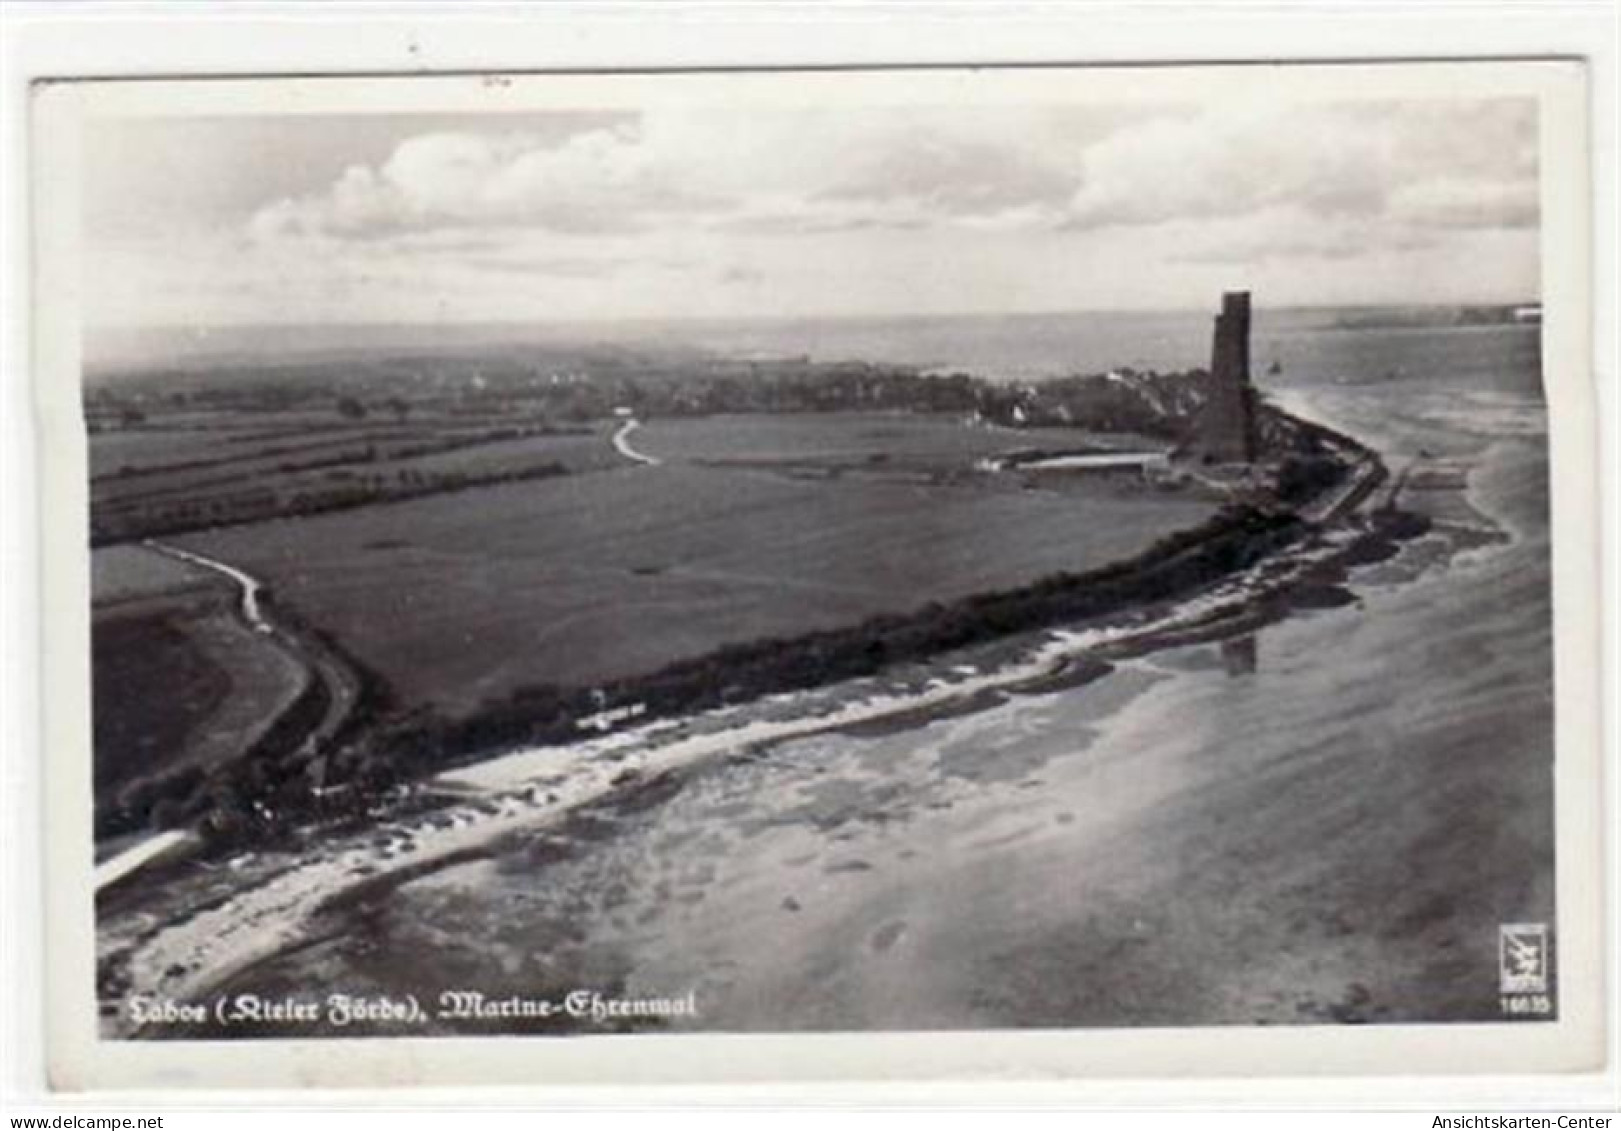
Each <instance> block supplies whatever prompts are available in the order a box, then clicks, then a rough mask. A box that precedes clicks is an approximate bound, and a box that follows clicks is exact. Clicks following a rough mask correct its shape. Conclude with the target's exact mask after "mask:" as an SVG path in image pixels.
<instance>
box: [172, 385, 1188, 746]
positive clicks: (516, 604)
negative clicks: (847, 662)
mask: <svg viewBox="0 0 1621 1131" xmlns="http://www.w3.org/2000/svg"><path fill="white" fill-rule="evenodd" d="M863 421H865V423H863ZM751 429H755V430H757V432H758V434H751ZM981 437H995V438H996V439H995V440H994V444H997V445H1000V444H1003V443H1006V444H1008V445H1009V446H1011V447H1029V446H1034V445H1036V444H1043V445H1045V444H1046V443H1047V442H1048V441H1049V440H1051V439H1054V438H1055V437H1047V436H1042V437H1040V438H1039V440H1038V439H1037V438H1036V435H1035V434H1027V433H1023V432H1017V433H1015V432H1000V433H999V432H997V431H995V430H976V429H968V428H966V427H964V426H963V425H962V424H961V423H960V422H958V421H956V420H947V419H945V418H926V417H924V418H873V417H865V418H862V417H854V418H852V417H851V416H828V417H806V416H795V417H788V418H785V417H770V416H764V417H734V418H729V419H727V420H708V421H696V420H695V421H676V422H670V423H668V424H666V423H663V422H653V423H651V424H649V425H647V426H646V427H644V428H643V429H641V430H639V431H638V432H637V433H636V435H635V437H634V438H633V442H634V443H636V444H637V446H638V448H639V450H644V451H648V452H650V453H652V454H655V455H657V454H659V453H660V452H663V453H664V455H665V456H668V457H670V460H671V461H670V462H666V463H664V464H662V465H660V466H656V467H655V466H623V467H619V468H617V469H614V470H606V471H598V472H590V473H585V474H578V475H569V476H563V477H558V478H553V479H545V480H534V481H526V482H519V483H507V484H501V485H497V486H489V487H481V488H477V489H474V490H469V491H463V492H460V493H457V494H454V495H440V496H430V497H425V498H420V499H415V500H411V501H408V502H399V503H393V504H389V505H384V506H368V507H360V508H356V509H353V510H346V511H337V512H331V513H328V514H323V515H313V516H309V517H305V518H300V519H296V520H281V521H273V522H265V523H259V524H255V525H252V526H241V527H231V528H222V529H217V530H212V531H202V532H197V533H193V534H187V535H181V536H177V537H176V538H175V539H174V540H175V541H176V543H177V544H179V545H183V546H186V547H189V548H191V549H194V550H198V551H200V552H203V553H206V554H208V555H211V556H213V557H217V558H219V559H222V560H224V561H227V562H230V563H232V564H233V565H236V566H239V567H241V568H243V569H246V570H248V571H249V572H251V573H253V574H255V575H256V576H259V577H260V578H262V579H263V580H264V581H265V582H266V583H267V584H268V585H269V586H270V588H271V590H272V592H273V593H274V595H275V597H276V599H277V600H279V601H283V602H286V603H287V604H288V605H290V606H292V607H293V608H295V609H296V610H297V611H298V612H299V614H300V615H301V616H302V617H303V618H304V619H306V620H307V621H308V622H309V623H311V624H314V625H317V626H320V627H321V628H322V629H324V630H326V631H328V632H330V633H332V634H333V636H334V637H335V638H336V639H337V640H338V642H339V643H340V644H341V645H342V646H343V647H345V648H346V650H348V651H349V652H350V653H352V654H353V655H354V656H355V657H356V658H357V659H358V660H359V661H360V662H361V663H363V664H365V665H367V666H369V667H370V668H372V669H373V670H375V671H376V672H377V673H379V674H380V675H382V676H383V677H384V678H385V679H386V680H387V681H388V682H389V683H390V684H391V685H392V686H393V687H394V688H395V690H396V691H397V692H399V693H400V695H401V696H402V698H403V699H404V700H405V701H406V702H410V703H413V704H416V703H421V704H429V705H433V706H435V707H437V708H439V709H441V710H443V711H446V712H447V713H452V714H462V713H468V712H472V711H473V710H474V709H475V708H477V707H478V705H479V704H480V703H481V702H485V701H497V700H501V699H504V698H505V697H507V696H508V695H510V694H511V693H512V691H513V690H514V689H516V688H519V687H522V686H525V685H533V684H548V683H549V684H560V685H571V686H587V685H590V684H592V683H593V682H596V681H600V680H604V679H608V678H613V677H619V676H625V675H630V674H635V673H640V672H645V671H648V670H652V669H655V668H658V667H661V666H663V665H664V664H666V663H669V662H670V661H672V660H676V659H681V658H688V657H692V656H696V655H701V654H703V653H706V652H708V651H711V650H713V649H715V648H717V647H719V646H721V645H724V644H728V643H735V642H741V641H749V640H756V639H760V638H763V637H771V636H792V635H797V634H800V633H803V632H806V631H809V630H813V629H818V628H830V627H836V626H840V625H846V624H850V623H854V622H856V621H859V620H861V619H864V618H866V617H869V616H872V615H875V614H878V613H884V612H901V611H906V610H910V609H915V608H918V607H920V606H922V605H924V604H926V603H928V602H930V601H937V600H946V599H951V598H957V597H963V596H966V595H969V594H973V593H976V592H981V591H986V590H993V589H1001V588H1009V587H1013V586H1016V585H1020V584H1023V583H1025V582H1028V581H1031V580H1033V579H1035V578H1037V577H1040V576H1042V575H1045V574H1048V573H1052V572H1056V571H1058V570H1072V571H1078V570H1084V569H1089V568H1093V567H1096V566H1099V565H1102V564H1105V563H1107V562H1109V561H1111V560H1116V559H1119V558H1122V557H1125V556H1127V555H1130V554H1133V553H1136V552H1138V551H1140V550H1142V549H1144V548H1146V547H1147V546H1148V545H1149V544H1151V543H1152V542H1153V541H1154V540H1156V539H1157V538H1159V537H1161V536H1163V535H1164V534H1166V533H1168V532H1170V531H1172V530H1175V529H1179V528H1183V527H1187V526H1191V525H1194V524H1196V523H1198V522H1200V521H1202V520H1203V519H1204V518H1206V517H1208V515H1209V514H1210V513H1211V510H1212V507H1211V504H1209V503H1207V502H1202V501H1198V500H1195V499H1191V498H1188V497H1185V496H1180V495H1176V494H1169V493H1161V492H1155V491H1151V490H1148V489H1145V488H1143V487H1141V486H1140V485H1134V484H1129V483H1128V484H1123V485H1122V484H1118V483H1110V482H1105V481H1102V480H1081V479H1074V478H1071V479H1066V480H1064V481H1063V482H1062V483H1061V484H1057V483H1055V485H1054V486H1052V487H1050V488H1048V487H1043V488H1040V489H1026V487H1025V485H1024V483H1025V481H1024V480H1023V479H1022V478H1021V477H1019V476H1016V475H993V474H971V473H967V472H968V469H969V468H970V467H971V464H972V460H973V458H975V457H977V456H979V455H981V454H986V450H987V449H986V447H985V445H986V444H990V443H993V441H991V440H983V439H981ZM721 438H725V439H726V440H727V441H728V443H729V444H730V447H731V450H732V451H735V452H748V451H757V452H761V453H765V454H771V453H777V454H778V455H781V454H782V453H790V452H792V453H802V456H796V457H795V459H796V460H804V461H809V462H812V463H815V462H817V461H818V460H825V459H827V458H829V456H828V453H839V454H838V456H837V457H836V458H838V459H841V460H842V459H844V458H846V454H847V453H850V452H856V453H858V454H859V458H860V460H861V462H863V463H867V461H868V459H869V457H870V456H871V455H873V454H875V453H883V452H890V453H892V456H891V458H892V459H895V460H897V461H898V462H899V463H901V464H908V463H912V462H915V461H920V460H922V461H925V462H933V463H937V464H938V466H939V467H940V468H950V469H954V470H957V471H962V472H964V473H965V474H962V475H952V476H944V477H940V478H939V480H938V481H934V480H931V479H927V478H920V477H919V476H917V475H915V474H895V475H886V474H883V473H882V471H881V470H873V469H871V468H869V470H868V473H865V474H859V475H850V474H845V475H837V476H806V475H803V474H794V473H787V472H784V471H782V470H781V469H778V468H770V467H746V466H733V465H728V466H700V465H697V464H695V463H691V462H681V460H680V459H679V458H677V453H678V452H679V451H687V452H693V451H698V450H703V451H709V450H712V448H713V447H714V444H711V443H710V441H711V440H713V441H715V442H716V443H718V442H719V440H720V439H721ZM1058 438H1062V440H1063V441H1064V443H1066V444H1067V445H1069V446H1077V445H1081V444H1084V443H1085V442H1086V441H1087V439H1088V438H1087V437H1086V436H1085V434H1083V433H1079V432H1063V433H1059V437H1058ZM661 445H662V446H661ZM993 450H1003V449H1001V448H999V447H998V448H994V449H993ZM818 453H820V454H818ZM895 453H898V454H895Z"/></svg>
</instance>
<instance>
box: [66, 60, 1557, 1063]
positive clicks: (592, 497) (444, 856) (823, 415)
mask: <svg viewBox="0 0 1621 1131" xmlns="http://www.w3.org/2000/svg"><path fill="white" fill-rule="evenodd" d="M780 78H781V79H782V83H781V89H780V90H778V91H776V93H774V94H773V95H772V96H771V97H757V96H755V94H753V93H750V92H757V91H758V90H760V89H761V88H763V87H764V86H765V85H766V84H764V83H763V82H761V81H760V79H761V76H758V75H756V76H752V77H743V78H739V79H737V80H736V81H738V82H741V83H745V84H746V85H747V90H746V91H742V92H741V93H738V94H737V95H736V96H726V92H727V89H728V88H727V86H726V83H727V81H729V80H727V79H725V78H724V77H715V76H710V77H709V78H708V79H705V80H704V82H703V83H701V84H699V85H696V86H694V85H691V84H692V83H693V82H694V81H695V80H692V79H690V78H689V77H688V76H682V75H667V76H655V77H653V78H648V79H645V81H643V82H642V83H641V84H639V85H636V86H634V87H629V86H627V87H626V88H624V89H625V90H632V91H634V92H636V95H635V97H631V96H628V95H625V94H624V93H623V92H621V93H619V94H616V95H615V96H614V97H611V98H607V97H605V98H603V99H601V101H600V103H598V104H596V105H593V104H592V103H591V101H590V99H589V98H588V97H586V96H584V95H583V94H582V93H581V91H582V90H586V91H589V90H593V89H597V88H596V87H590V86H586V87H580V88H568V87H567V83H566V81H565V80H564V79H558V80H555V81H556V82H557V83H558V84H561V85H560V86H559V87H556V88H553V87H548V86H546V82H547V80H546V79H545V78H538V79H536V80H534V84H533V88H532V90H531V93H530V95H528V96H526V97H525V98H524V99H522V100H519V99H516V98H515V97H510V98H509V100H508V101H504V102H502V101H499V99H500V98H502V97H504V95H503V93H502V91H501V90H500V89H497V87H498V86H499V84H496V85H495V86H492V91H493V93H492V95H491V98H492V100H493V101H492V103H491V105H490V106H489V107H488V108H486V109H479V110H468V109H466V108H465V107H464V106H463V107H458V108H455V109H444V110H438V109H433V108H431V107H426V106H421V105H418V106H413V107H406V108H401V109H397V110H395V109H379V108H375V107H357V106H351V105H349V104H348V103H341V102H333V103H331V104H330V105H323V104H320V103H319V101H318V100H316V101H309V100H306V101H305V102H303V103H300V102H299V101H298V100H297V99H296V98H289V99H286V100H284V101H282V102H279V103H278V102H276V101H274V100H266V101H265V103H264V105H263V107H262V108H261V109H260V110H258V111H255V112H251V113H250V112H244V111H243V110H242V108H241V105H240V103H239V102H232V103H229V105H228V106H227V105H226V103H225V102H221V103H219V104H218V105H216V104H215V103H213V102H211V100H210V98H209V97H208V96H206V94H205V93H199V95H198V97H197V99H196V100H195V105H194V106H192V107H191V109H190V110H189V111H188V112H186V113H164V114H155V113H142V114H136V113H130V114H127V115H111V114H107V115H100V116H92V117H88V118H87V119H86V121H85V124H84V128H83V131H82V136H81V137H80V138H79V141H78V145H79V147H80V151H81V152H82V183H81V185H80V186H79V190H78V191H79V193H80V195H81V197H82V199H81V201H80V224H81V232H80V236H79V240H80V244H79V246H80V247H81V249H82V251H81V263H80V265H79V272H80V282H79V284H78V285H79V286H80V288H81V290H82V294H81V296H80V299H79V301H80V303H81V304H82V314H83V324H82V328H81V329H82V333H81V336H80V352H81V355H82V374H81V380H82V408H83V423H84V429H85V433H86V438H87V451H88V464H89V466H88V476H89V511H88V520H87V527H86V528H85V529H84V531H83V540H84V545H85V552H86V553H88V555H89V558H90V577H91V639H90V654H91V660H92V664H91V670H90V681H91V692H92V694H91V696H90V708H91V723H90V725H91V727H92V728H93V730H92V733H93V738H94V752H93V753H94V757H93V774H92V775H91V776H92V779H93V798H91V799H90V800H89V801H87V805H92V804H93V814H94V816H93V835H94V859H95V878H94V879H95V926H96V930H95V935H96V938H95V956H96V983H97V984H96V986H95V993H96V999H97V1002H98V1003H99V1025H100V1032H101V1035H102V1037H103V1038H104V1039H108V1040H165V1039H167V1040H201V1039H207V1040H220V1039H233V1040H234V1039H240V1040H253V1039H261V1038H287V1037H303V1038H311V1037H317V1038H329V1039H333V1040H338V1039H345V1038H351V1037H457V1036H469V1037H472V1036H491V1035H519V1036H532V1037H537V1038H559V1039H574V1038H580V1037H587V1036H591V1035H596V1034H605V1033H664V1032H669V1033H691V1032H716V1033H725V1032H798V1033H809V1032H840V1031H858V1032H859V1031H865V1032H872V1031H906V1032H916V1031H930V1030H942V1031H949V1030H986V1029H998V1030H1015V1029H1017V1030H1036V1029H1048V1030H1052V1029H1058V1030H1079V1029H1109V1028H1131V1027H1194V1026H1238V1027H1245V1026H1296V1027H1309V1026H1343V1025H1355V1024H1375V1025H1379V1024H1391V1025H1394V1024H1406V1023H1445V1022H1450V1023H1478V1022H1503V1021H1512V1022H1516V1023H1529V1024H1536V1023H1539V1022H1549V1021H1553V1020H1556V1019H1557V1018H1558V1016H1559V996H1558V974H1559V971H1558V962H1557V957H1558V938H1557V932H1556V930H1555V927H1556V922H1557V920H1556V916H1555V898H1554V894H1555V868H1554V855H1555V854H1554V843H1555V835H1554V834H1555V821H1554V789H1553V782H1554V777H1553V770H1554V706H1553V703H1554V696H1553V647H1552V640H1553V634H1552V619H1551V616H1552V614H1551V592H1552V573H1551V570H1550V537H1549V473H1548V467H1549V463H1548V455H1549V439H1548V428H1547V416H1546V402H1545V396H1544V389H1543V362H1542V314H1543V310H1542V295H1543V293H1544V287H1543V269H1544V265H1543V263H1542V260H1541V252H1540V248H1541V230H1540V226H1541V200H1542V198H1541V197H1540V195H1539V130H1538V121H1539V119H1538V104H1537V101H1536V100H1535V99H1534V98H1527V97H1518V96H1513V97H1511V96H1504V97H1481V96H1477V95H1474V94H1468V93H1459V92H1453V91H1449V90H1447V89H1445V88H1444V87H1443V86H1442V85H1440V84H1437V85H1436V87H1435V89H1434V92H1433V94H1431V95H1430V96H1428V97H1414V96H1409V95H1407V94H1402V95H1401V96H1399V97H1397V96H1392V95H1389V94H1384V95H1382V94H1381V91H1380V88H1379V87H1378V86H1377V84H1374V85H1370V86H1368V87H1367V88H1365V89H1362V90H1359V91H1350V92H1346V93H1342V94H1340V95H1337V96H1335V97H1324V96H1323V95H1322V94H1321V92H1320V91H1319V90H1317V89H1316V88H1313V91H1312V92H1311V96H1310V97H1307V96H1306V92H1305V90H1304V88H1301V89H1300V90H1297V89H1296V88H1295V87H1293V86H1291V84H1290V83H1289V82H1288V81H1285V80H1286V78H1287V76H1285V75H1272V76H1267V77H1264V78H1262V79H1259V80H1257V81H1255V82H1250V83H1231V82H1229V83H1224V84H1219V85H1212V87H1211V88H1210V89H1209V91H1208V92H1205V93H1201V92H1200V90H1199V88H1198V87H1197V86H1195V85H1191V84H1188V83H1177V84H1168V85H1166V86H1164V88H1163V90H1162V91H1161V90H1160V88H1159V87H1156V86H1155V84H1154V83H1153V82H1152V81H1145V80H1142V79H1141V78H1140V77H1139V76H1133V75H1130V74H1129V73H1125V72H1122V73H1121V74H1120V76H1119V78H1120V83H1119V86H1118V90H1119V92H1120V93H1119V97H1118V98H1113V99H1109V98H1103V99H1100V98H1099V97H1097V90H1098V86H1097V84H1096V83H1092V84H1091V85H1090V86H1089V87H1088V96H1087V97H1086V98H1084V99H1083V98H1070V97H1064V96H1063V95H1062V91H1063V88H1062V86H1061V84H1058V83H1050V84H1048V85H1047V86H1041V87H1032V88H1031V89H1032V90H1037V89H1039V90H1049V91H1051V92H1053V93H1052V94H1051V95H1050V96H1048V95H1043V96H1040V97H1037V96H1035V95H1022V96H1020V97H1009V96H999V97H991V96H989V95H990V93H994V92H995V91H996V89H997V88H995V87H994V85H993V79H994V76H985V77H974V78H973V79H971V80H970V79H968V78H964V79H963V80H962V83H961V86H960V89H959V88H956V87H954V88H952V89H953V90H956V91H957V93H956V95H955V97H954V98H952V99H945V98H942V97H941V96H939V94H938V92H939V91H940V90H941V89H942V88H943V84H942V83H940V82H935V83H932V84H928V85H926V86H923V87H920V88H919V90H920V91H922V92H923V93H922V94H914V95H913V96H905V97H902V96H886V97H873V98H871V99H870V100H867V101H861V100H859V99H854V98H850V97H845V98H834V99H829V98H824V97H821V96H819V95H818V93H817V91H819V90H820V89H821V87H817V86H796V85H795V84H794V76H792V75H782V76H780ZM331 81H332V82H334V83H336V84H340V85H341V83H342V82H343V80H331ZM565 88H566V89H565ZM208 89H209V87H208V84H200V90H201V91H203V92H206V91H207V90H208ZM553 89H557V90H559V91H560V94H559V96H558V97H557V98H556V99H555V101H554V102H553V103H551V104H548V102H547V100H546V98H545V97H544V95H545V94H546V93H547V92H548V91H550V90H553ZM604 89H606V87H604ZM886 89H888V88H886ZM894 89H895V90H898V91H902V92H903V93H904V91H905V89H906V88H905V86H904V82H903V81H902V80H901V79H900V78H896V79H895V80H894ZM1021 89H1023V88H1021ZM1156 91H1158V92H1159V93H1156ZM535 92H538V93H539V95H540V96H536V95H535ZM796 92H802V95H800V94H796ZM925 94H926V95H927V96H926V97H925V96H924V95H925ZM565 95H566V96H565ZM982 95H983V96H982ZM81 843H82V842H81Z"/></svg>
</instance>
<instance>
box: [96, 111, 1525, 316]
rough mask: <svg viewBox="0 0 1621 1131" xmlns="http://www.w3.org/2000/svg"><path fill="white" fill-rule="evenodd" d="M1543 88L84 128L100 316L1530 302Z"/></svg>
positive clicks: (195, 121)
mask: <svg viewBox="0 0 1621 1131" xmlns="http://www.w3.org/2000/svg"><path fill="white" fill-rule="evenodd" d="M1535 109H1536V108H1535V104H1534V103H1532V102H1530V101H1504V100H1497V101H1481V100H1468V101H1465V100H1430V101H1423V102H1414V101H1409V102H1400V103H1391V102H1383V103H1374V102H1362V103H1317V104H1311V105H1294V106H1291V105H1288V104H1284V103H1280V102H1278V101H1276V100H1269V101H1267V102H1260V101H1255V100H1250V101H1233V100H1227V101H1224V102H1222V103H1221V104H1219V105H1189V104H1163V105H1144V104H1133V105H1130V106H1124V105H1122V106H1115V107H1108V106H1095V105H1094V106H1075V105H1069V106H1063V105H1052V106H1044V105H1032V106H1024V107H1012V106H1000V107H986V108H979V109H973V108H963V107H955V108H940V109H930V108H874V109H860V110H852V109H837V110H834V109H823V110H814V109H808V110H763V109H751V108H750V107H748V106H746V105H739V106H736V107H732V108H726V109H718V108H717V109H703V108H668V109H664V108H660V109H649V110H647V111H644V112H635V111H622V110H616V111H612V112H603V113H592V112H584V111H579V112H574V111H571V112H566V113H565V112H558V113H551V114H512V113H505V114H500V115H486V116H482V117H480V116H469V115H458V116H450V115H411V116H399V115H396V116H376V115H373V116H364V117H363V116H334V115H305V116H292V115H287V116H274V117H272V116H263V117H255V118H246V119H244V118H232V119H225V118H202V117H198V118H187V119H173V118H170V119H141V120H126V121H111V120H96V121H93V122H92V123H91V124H90V125H89V126H87V130H86V135H85V149H84V152H85V162H86V164H85V174H84V182H83V184H84V210H85V212H84V223H85V235H86V241H85V245H84V246H85V248H86V262H85V284H86V288H87V298H88V302H87V316H88V321H89V323H90V324H91V325H92V326H103V327H104V326H159V325H167V326H186V325H191V326H210V325H221V324H239V323H266V322H290V323H301V322H400V321H412V322H422V321H456V322H459V321H507V320H522V321H526V322H536V321H558V322H569V321H578V320H581V319H587V318H615V317H619V318H665V317H669V318H675V317H693V316H716V317H747V316H753V315H813V314H833V315H838V314H898V313H955V312H1002V311H1053V310H1079V309H1141V308H1155V309H1177V308H1199V309H1203V308H1206V307H1208V306H1209V305H1210V302H1211V296H1212V295H1213V294H1215V293H1216V292H1218V291H1219V290H1221V289H1222V288H1231V287H1235V286H1246V287H1249V288H1252V289H1254V290H1257V291H1258V292H1262V293H1263V294H1264V295H1265V296H1266V298H1267V301H1269V302H1270V303H1272V304H1274V305H1312V304H1337V303H1393V302H1477V301H1487V302H1490V301H1520V300H1525V299H1531V298H1535V297H1536V295H1537V293H1538V256H1537V246H1538V236H1537V217H1538V211H1537V209H1538V198H1537V168H1536V140H1537V139H1536V117H1535Z"/></svg>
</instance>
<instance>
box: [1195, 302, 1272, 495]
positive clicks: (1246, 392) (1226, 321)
mask: <svg viewBox="0 0 1621 1131" xmlns="http://www.w3.org/2000/svg"><path fill="white" fill-rule="evenodd" d="M1256 450H1257V440H1256V431H1255V390H1254V389H1253V388H1252V387H1251V386H1250V295H1249V292H1248V291H1228V292H1227V293H1226V294H1224V295H1222V296H1221V313H1220V314H1218V315H1216V334H1215V341H1214V343H1213V344H1212V346H1211V351H1210V390H1209V395H1208V397H1207V398H1206V400H1205V403H1204V407H1203V408H1202V409H1200V411H1199V416H1198V418H1197V419H1196V420H1195V421H1194V425H1193V434H1192V436H1191V437H1190V438H1189V442H1188V445H1187V454H1188V455H1189V456H1191V457H1192V458H1194V459H1196V460H1199V461H1200V462H1202V463H1253V462H1254V461H1255V456H1256Z"/></svg>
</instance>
